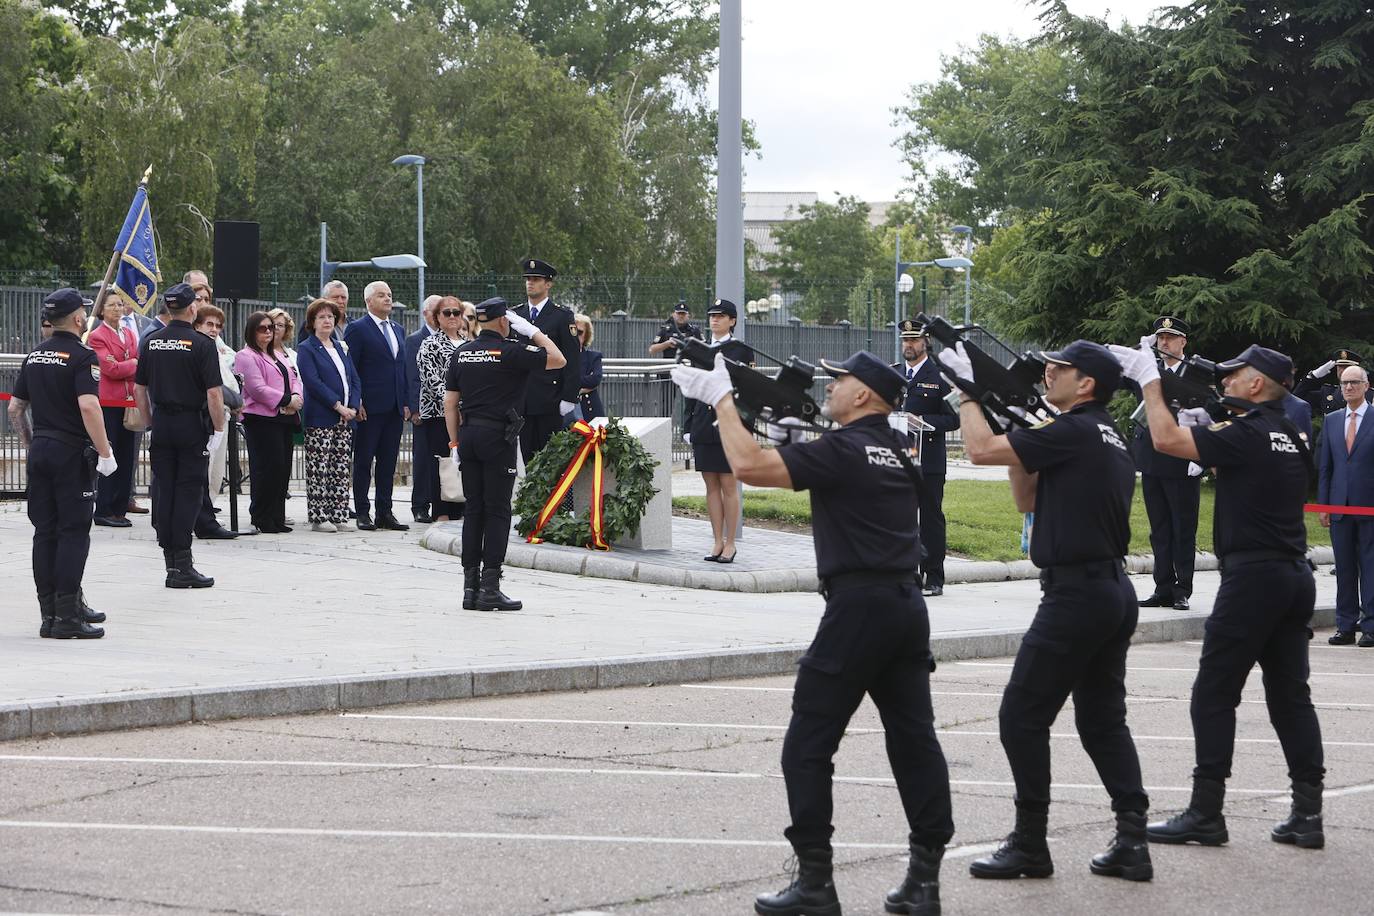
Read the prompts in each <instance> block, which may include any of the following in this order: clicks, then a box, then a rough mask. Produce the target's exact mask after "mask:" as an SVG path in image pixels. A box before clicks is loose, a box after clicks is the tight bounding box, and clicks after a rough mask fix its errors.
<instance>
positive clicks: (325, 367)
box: [296, 334, 363, 426]
mask: <svg viewBox="0 0 1374 916" xmlns="http://www.w3.org/2000/svg"><path fill="white" fill-rule="evenodd" d="M334 352H335V353H337V354H339V358H340V359H342V360H343V365H344V371H345V372H347V373H348V400H346V401H345V400H344V391H343V383H342V382H341V381H339V370H338V369H335V368H334V360H333V359H331V358H330V356H329V354H328V353H326V352H325V349H324V344H322V343H320V339H319V338H318V337H316V336H314V335H313V334H312V335H311V336H310V337H307V338H306V339H305V340H302V341H301V342H300V344H299V345H298V346H297V347H296V371H297V372H299V373H300V374H301V387H302V388H304V389H305V410H304V411H302V416H303V417H304V418H305V425H306V426H333V425H334V424H335V423H338V422H339V414H338V412H337V411H335V410H334V403H335V402H336V401H337V402H339V403H342V404H343V405H344V406H345V407H352V408H353V409H354V410H357V408H358V403H359V401H360V399H361V395H362V387H363V383H362V380H361V379H359V378H358V370H357V369H355V368H354V367H353V360H351V359H350V358H349V356H348V354H347V353H345V352H344V349H343V347H341V346H339V344H337V343H335V344H334ZM350 425H352V424H350Z"/></svg>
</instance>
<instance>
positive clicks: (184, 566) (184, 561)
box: [167, 550, 215, 588]
mask: <svg viewBox="0 0 1374 916" xmlns="http://www.w3.org/2000/svg"><path fill="white" fill-rule="evenodd" d="M172 562H173V567H172V568H171V569H169V570H167V587H168V588H209V587H210V586H212V585H214V584H215V580H214V579H212V578H210V577H209V576H202V575H201V574H200V573H199V572H197V571H196V567H195V565H194V561H193V560H192V558H191V551H189V550H177V551H173V552H172Z"/></svg>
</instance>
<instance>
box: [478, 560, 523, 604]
mask: <svg viewBox="0 0 1374 916" xmlns="http://www.w3.org/2000/svg"><path fill="white" fill-rule="evenodd" d="M522 607H524V605H523V604H521V603H520V602H519V601H516V600H515V599H514V598H511V597H510V596H508V595H506V594H505V593H504V592H502V591H501V567H499V566H495V567H488V568H486V569H484V570H482V576H481V588H480V590H479V591H478V592H477V610H479V611H518V610H520V608H522Z"/></svg>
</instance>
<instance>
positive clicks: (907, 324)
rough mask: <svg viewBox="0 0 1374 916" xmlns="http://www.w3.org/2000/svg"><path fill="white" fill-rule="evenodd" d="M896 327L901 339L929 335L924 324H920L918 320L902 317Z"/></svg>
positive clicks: (912, 338)
mask: <svg viewBox="0 0 1374 916" xmlns="http://www.w3.org/2000/svg"><path fill="white" fill-rule="evenodd" d="M897 327H898V329H900V331H901V335H900V336H901V338H902V340H914V339H916V338H919V337H928V336H929V334H928V333H927V331H926V326H925V325H923V324H921V323H920V322H919V321H914V320H913V319H911V318H906V319H903V321H902V323H901V324H899V325H898V326H897Z"/></svg>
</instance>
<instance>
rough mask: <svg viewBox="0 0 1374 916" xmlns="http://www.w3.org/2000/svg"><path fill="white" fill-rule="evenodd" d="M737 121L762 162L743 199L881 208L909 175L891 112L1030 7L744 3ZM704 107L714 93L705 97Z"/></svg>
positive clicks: (1123, 3)
mask: <svg viewBox="0 0 1374 916" xmlns="http://www.w3.org/2000/svg"><path fill="white" fill-rule="evenodd" d="M743 4H744V117H745V118H746V119H748V120H750V121H752V122H753V123H754V130H755V135H756V137H757V139H758V141H759V144H760V145H761V147H762V149H761V150H760V153H761V156H762V158H757V157H749V158H746V159H745V164H744V169H745V175H744V189H745V190H746V191H815V192H818V193H819V194H820V195H821V197H822V199H825V200H833V199H834V198H835V196H836V194H837V193H839V194H853V195H857V196H858V197H860V198H861V199H864V200H890V199H892V198H893V197H895V196H897V193H898V191H899V190H900V189H901V188H902V187H903V186H904V185H905V184H906V181H907V178H908V171H907V169H906V167H905V165H904V164H903V163H902V161H901V156H900V154H899V152H898V150H897V148H896V147H894V146H893V145H892V144H893V141H894V140H896V139H897V137H898V135H899V134H900V132H901V131H900V129H899V128H897V127H894V126H892V120H893V115H892V113H891V109H892V108H894V107H895V106H898V105H901V104H903V102H904V101H905V99H906V96H907V91H908V89H909V88H910V87H911V86H912V85H913V84H916V83H923V82H929V81H932V80H935V79H937V78H938V77H939V75H940V56H941V55H942V54H943V55H952V54H955V53H957V52H958V51H959V49H960V47H961V46H962V47H971V46H972V45H974V44H975V43H976V41H977V39H978V36H979V35H980V34H982V33H984V32H994V33H996V34H999V35H1003V36H1006V35H1012V36H1016V37H1018V38H1028V37H1030V36H1032V35H1035V34H1036V33H1037V32H1038V28H1037V25H1036V21H1035V15H1036V12H1037V11H1038V10H1039V8H1040V7H1039V4H1037V3H1026V2H1024V0H956V2H945V3H939V4H936V3H929V2H919V0H917V2H913V0H840V2H834V0H831V2H815V0H812V2H798V0H743ZM1068 5H1069V8H1070V9H1071V10H1072V11H1073V12H1075V13H1077V14H1079V15H1089V16H1096V17H1099V18H1105V19H1106V20H1107V21H1108V22H1109V23H1111V24H1113V25H1118V24H1120V23H1121V22H1122V21H1129V22H1132V23H1136V24H1139V23H1142V22H1144V21H1145V20H1146V19H1147V18H1148V16H1149V14H1150V12H1151V11H1152V10H1154V9H1155V8H1157V7H1159V6H1163V5H1172V4H1169V3H1166V2H1164V0H1111V2H1098V0H1069V4H1068ZM710 93H711V99H712V103H713V104H714V100H715V94H716V87H715V85H714V84H713V85H712V86H711V89H710Z"/></svg>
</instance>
